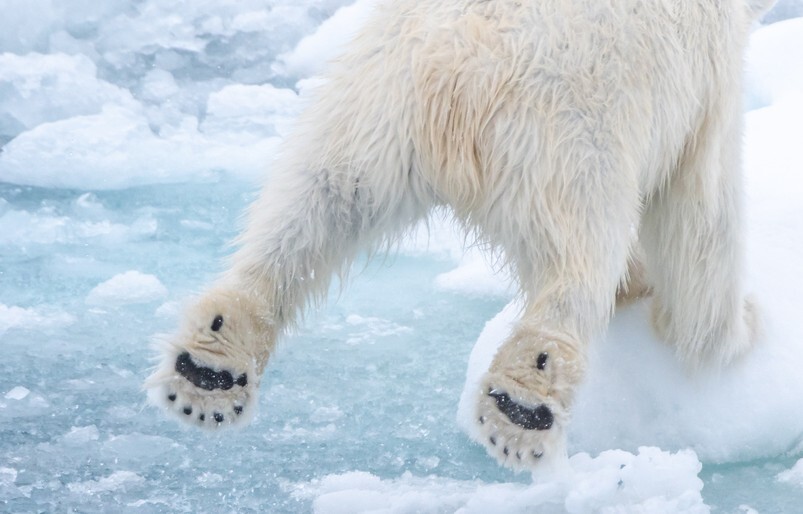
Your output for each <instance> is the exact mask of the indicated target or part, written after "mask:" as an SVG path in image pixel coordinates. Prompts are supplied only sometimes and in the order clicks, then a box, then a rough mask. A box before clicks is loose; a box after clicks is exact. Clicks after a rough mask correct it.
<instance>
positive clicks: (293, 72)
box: [275, 0, 377, 77]
mask: <svg viewBox="0 0 803 514" xmlns="http://www.w3.org/2000/svg"><path fill="white" fill-rule="evenodd" d="M376 3H377V0H357V1H356V2H354V3H353V4H351V5H347V6H345V7H341V8H340V9H338V10H337V12H335V14H334V15H333V16H332V17H331V18H328V19H326V20H325V21H324V22H323V23H321V24H320V26H319V27H318V29H317V30H316V31H315V33H313V34H311V35H309V36H307V37H305V38H304V39H302V40H301V41H299V42H298V44H297V45H296V47H295V48H294V49H293V51H291V52H289V53H286V54H282V55H280V56H279V58H278V59H277V66H276V68H275V69H277V70H279V71H280V72H281V73H283V74H287V75H290V76H295V77H309V76H311V75H316V74H318V73H320V72H321V71H322V70H323V69H324V67H325V66H326V64H327V63H328V62H329V61H331V60H332V59H334V58H335V57H337V56H338V55H340V53H342V51H343V49H344V47H345V46H346V44H347V43H348V42H349V41H350V40H351V39H352V37H353V36H354V34H356V33H357V31H359V29H360V27H362V25H363V24H364V23H365V20H366V18H367V17H368V16H369V15H370V14H371V11H372V10H373V9H374V8H375V6H376Z"/></svg>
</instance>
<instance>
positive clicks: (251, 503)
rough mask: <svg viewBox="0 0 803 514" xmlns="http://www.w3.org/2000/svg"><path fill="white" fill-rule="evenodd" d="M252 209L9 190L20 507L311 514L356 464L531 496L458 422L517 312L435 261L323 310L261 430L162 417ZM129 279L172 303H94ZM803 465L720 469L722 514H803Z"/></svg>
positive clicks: (7, 462)
mask: <svg viewBox="0 0 803 514" xmlns="http://www.w3.org/2000/svg"><path fill="white" fill-rule="evenodd" d="M252 195H253V193H252V192H251V186H248V185H246V184H243V183H240V182H230V181H226V180H221V181H219V182H216V183H210V184H192V185H170V186H149V187H142V188H132V189H127V190H122V191H115V192H95V193H92V194H91V195H90V196H86V195H85V194H84V192H80V191H70V190H51V189H37V188H28V187H17V186H9V185H2V186H0V197H1V198H2V199H3V200H0V284H1V286H0V344H2V348H3V351H4V353H5V355H6V358H5V359H4V360H3V361H2V363H0V511H7V512H201V511H203V512H308V511H310V510H311V508H312V500H311V499H310V498H309V497H308V496H304V495H299V494H296V492H297V491H298V488H299V487H300V484H301V485H303V484H305V483H308V482H311V481H315V480H317V479H320V478H323V477H325V476H327V475H331V474H338V473H344V472H348V471H354V470H360V471H366V472H369V473H371V474H373V475H376V476H378V477H381V478H387V479H393V478H397V477H399V476H401V475H402V474H403V473H405V472H409V473H411V474H412V475H414V476H421V477H427V476H430V475H432V476H437V477H443V478H450V479H456V480H474V479H477V480H481V481H482V482H485V483H497V482H499V483H503V482H505V483H507V482H518V483H527V482H529V477H528V476H526V475H514V474H513V473H511V472H509V471H507V470H505V469H503V468H500V467H499V466H498V465H497V464H496V463H495V462H493V461H492V460H491V459H490V458H488V457H487V456H486V454H485V451H484V450H483V449H482V448H480V447H479V446H477V445H475V444H473V443H471V442H469V440H468V439H467V437H466V436H465V435H463V434H462V433H461V432H460V431H459V429H458V428H457V425H456V423H455V411H456V408H457V402H458V399H459V396H460V392H461V389H462V387H463V381H464V378H465V369H466V364H467V360H468V356H469V353H470V351H471V348H472V346H473V344H474V342H475V340H476V337H477V335H478V334H479V332H480V331H481V329H482V327H483V325H484V324H485V322H486V321H487V320H488V319H490V318H491V317H493V316H494V315H495V314H496V313H497V312H498V311H499V310H500V309H501V308H502V307H503V306H504V305H505V303H506V300H505V299H504V298H498V297H494V298H483V297H467V296H463V295H460V294H457V293H449V292H443V291H441V290H439V289H437V288H435V287H434V285H433V282H434V278H435V277H436V276H437V275H438V274H439V273H443V272H445V271H448V270H449V269H451V268H453V267H454V263H453V262H450V261H448V260H444V259H439V258H435V257H433V256H431V255H423V256H416V257H413V256H410V255H405V254H400V255H395V256H390V257H388V258H387V259H385V260H384V261H381V262H375V263H371V264H369V265H368V266H367V267H365V269H364V270H363V271H362V272H360V273H358V274H356V275H355V277H354V278H353V281H352V283H351V284H350V285H349V287H347V288H346V289H345V290H344V292H343V293H342V294H340V295H339V296H337V295H336V297H334V298H333V299H332V301H330V302H329V303H328V304H327V306H325V307H324V308H323V309H321V310H320V311H318V312H315V313H312V314H310V316H309V318H308V320H307V322H306V323H305V325H304V327H303V328H302V329H301V330H299V332H298V333H297V334H294V335H292V336H290V337H288V338H287V339H286V340H285V341H284V342H283V343H282V345H281V346H280V349H279V351H278V352H277V354H276V356H275V358H274V359H273V361H272V362H271V364H270V366H269V367H268V370H267V375H266V378H265V380H264V381H263V384H262V397H261V399H260V413H259V414H258V416H257V418H256V419H255V421H254V422H253V424H252V425H250V426H249V427H247V428H245V429H242V430H240V431H237V432H226V433H224V434H221V435H211V436H210V435H207V434H202V433H199V432H197V431H194V430H190V429H185V428H183V427H180V426H178V425H177V424H175V423H174V422H173V421H172V420H170V419H167V418H166V417H164V416H163V415H162V414H161V413H160V412H158V411H157V410H155V409H153V408H151V407H147V406H145V396H144V393H143V392H142V391H141V389H140V386H141V382H142V380H143V379H144V377H145V376H146V375H147V372H148V368H149V366H150V365H151V361H150V360H149V359H150V357H151V356H152V355H153V352H152V351H151V349H150V348H149V345H150V343H151V341H153V339H154V337H155V336H156V335H157V334H160V333H165V332H169V331H170V330H172V328H173V327H174V325H175V323H176V321H177V313H178V311H179V305H180V302H181V301H182V300H183V299H185V298H186V297H187V295H189V294H191V293H192V292H194V291H196V290H198V289H200V288H201V287H202V286H203V285H204V284H205V283H206V282H208V281H209V280H210V279H211V278H212V277H214V275H215V274H216V272H218V271H219V269H220V268H219V264H218V262H219V258H220V257H221V256H223V255H224V254H225V253H226V251H227V250H226V246H225V242H226V241H228V240H229V239H230V238H231V237H232V236H233V235H234V234H235V232H236V228H237V225H238V217H239V213H240V211H241V209H242V207H243V206H244V205H245V204H246V203H247V202H248V201H249V199H250V198H252ZM129 270H138V271H140V272H142V273H146V274H151V275H154V276H156V277H158V279H159V281H160V282H161V283H162V284H163V285H164V286H165V288H166V290H167V292H166V293H163V294H161V295H160V296H158V297H156V298H153V299H150V300H147V301H143V302H142V303H126V302H116V303H115V302H113V301H110V302H108V303H106V304H103V303H101V304H96V303H91V302H90V303H87V301H86V298H87V296H88V295H89V292H90V291H91V290H92V289H93V288H94V287H95V286H96V285H98V284H99V283H102V282H104V281H106V280H108V279H109V278H110V277H112V276H114V275H116V274H119V273H122V272H125V271H129ZM12 307H16V308H18V309H16V310H15V309H13V308H12ZM19 387H23V388H25V390H27V391H28V392H27V393H25V394H24V397H23V398H20V399H16V396H19V395H12V396H13V397H12V398H9V397H8V395H9V393H10V392H11V391H12V390H15V388H19ZM16 390H17V391H20V389H16ZM3 395H6V396H5V397H4V396H3ZM665 449H666V450H672V451H675V450H677V449H676V448H665ZM800 456H801V455H800V454H799V452H798V453H797V454H795V453H791V454H788V455H784V456H778V457H777V458H774V459H769V460H764V461H758V462H746V463H730V464H720V465H713V464H707V463H705V462H704V463H703V465H704V466H703V471H702V472H701V474H700V478H702V479H703V481H704V482H705V486H704V488H703V498H704V499H705V501H706V503H707V504H708V505H709V506H710V507H711V509H712V511H715V512H738V511H739V508H740V506H741V505H749V506H750V507H752V508H753V509H756V510H758V511H759V512H799V511H801V509H803V489H801V488H799V487H796V486H794V485H792V484H787V483H781V482H778V481H777V480H776V478H775V477H776V475H777V474H778V473H779V472H781V471H784V470H787V469H789V468H790V467H791V466H792V465H793V464H794V463H795V461H796V460H797V459H798V458H800Z"/></svg>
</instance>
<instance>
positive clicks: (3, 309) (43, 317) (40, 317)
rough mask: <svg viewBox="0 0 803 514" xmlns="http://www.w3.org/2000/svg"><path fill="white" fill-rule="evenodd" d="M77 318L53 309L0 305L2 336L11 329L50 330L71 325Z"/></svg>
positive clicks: (0, 330)
mask: <svg viewBox="0 0 803 514" xmlns="http://www.w3.org/2000/svg"><path fill="white" fill-rule="evenodd" d="M74 322H75V318H74V317H73V316H71V315H70V314H68V313H66V312H61V311H59V310H57V309H54V308H52V307H47V306H45V307H40V308H33V307H28V308H25V307H18V306H16V305H11V306H8V305H4V304H2V303H0V335H2V334H3V333H4V332H6V331H7V330H9V329H12V328H14V329H24V330H48V329H55V328H61V327H65V326H68V325H71V324H72V323H74Z"/></svg>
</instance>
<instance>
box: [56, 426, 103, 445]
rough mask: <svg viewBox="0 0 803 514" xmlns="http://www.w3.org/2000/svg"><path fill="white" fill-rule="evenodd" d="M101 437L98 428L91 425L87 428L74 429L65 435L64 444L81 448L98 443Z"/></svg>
mask: <svg viewBox="0 0 803 514" xmlns="http://www.w3.org/2000/svg"><path fill="white" fill-rule="evenodd" d="M99 437H100V433H99V432H98V427H96V426H95V425H89V426H86V427H72V428H70V431H69V432H67V433H66V434H64V437H62V442H63V443H64V444H67V445H70V446H80V445H83V444H87V443H90V442H92V441H97V440H98V438H99Z"/></svg>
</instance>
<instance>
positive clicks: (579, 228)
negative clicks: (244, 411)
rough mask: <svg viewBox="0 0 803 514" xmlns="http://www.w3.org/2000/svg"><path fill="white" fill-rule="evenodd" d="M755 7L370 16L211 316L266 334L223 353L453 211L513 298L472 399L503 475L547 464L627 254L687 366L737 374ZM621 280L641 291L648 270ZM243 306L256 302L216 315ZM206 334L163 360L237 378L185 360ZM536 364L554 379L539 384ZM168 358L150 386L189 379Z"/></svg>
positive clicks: (492, 7)
mask: <svg viewBox="0 0 803 514" xmlns="http://www.w3.org/2000/svg"><path fill="white" fill-rule="evenodd" d="M759 4H761V5H759ZM766 4H767V2H758V1H750V2H747V0H719V1H717V0H672V1H668V0H665V1H659V0H571V1H570V0H490V1H489V0H423V1H422V0H398V1H395V2H391V1H387V2H384V3H382V4H380V5H379V7H378V8H377V10H376V12H375V13H374V15H373V17H372V18H371V20H370V21H369V22H368V24H367V26H366V27H365V28H364V29H363V31H362V32H361V33H360V34H359V35H358V36H357V37H356V38H355V40H354V41H353V42H352V44H351V45H350V47H349V49H348V51H347V52H346V54H345V55H344V56H343V57H342V58H341V59H340V60H339V61H337V62H335V63H333V65H332V67H331V70H330V72H329V74H328V77H327V80H326V82H325V83H324V85H322V86H321V87H320V90H319V91H317V95H316V101H315V102H314V103H313V105H312V106H311V107H310V108H309V109H308V110H307V112H306V113H305V114H304V115H303V116H302V118H301V120H300V121H299V126H298V128H297V130H296V132H295V134H294V135H293V136H292V137H290V138H289V139H288V140H287V141H286V143H285V145H284V150H283V152H282V155H281V158H280V159H279V161H278V162H277V163H276V165H275V168H274V173H273V175H272V178H271V180H270V181H269V182H268V183H267V184H266V186H265V188H264V190H263V192H262V194H261V196H260V197H259V199H258V200H257V201H256V202H255V203H254V204H253V205H252V206H251V209H250V211H249V214H248V224H247V228H246V229H245V231H244V232H243V234H242V235H241V236H240V238H239V240H238V244H239V249H238V250H237V251H236V253H235V254H234V255H233V256H232V258H231V262H230V268H229V270H228V271H227V272H226V273H225V274H224V276H223V277H222V278H221V280H220V282H219V284H218V285H217V286H216V288H215V289H214V290H212V291H211V292H210V293H208V294H207V300H204V301H211V302H212V303H216V304H219V305H220V306H219V308H218V309H219V310H221V312H222V310H224V309H229V310H231V309H233V308H235V309H245V310H247V311H248V312H246V314H245V315H246V316H247V317H255V318H258V319H262V320H264V323H263V325H261V326H264V327H269V328H265V332H260V330H259V329H256V330H255V331H254V332H251V333H239V334H237V336H236V337H233V338H232V342H239V343H240V344H242V345H243V347H244V348H246V349H247V351H246V354H247V355H248V358H250V359H252V360H256V361H258V362H260V363H264V362H265V361H266V359H267V358H268V356H269V354H270V352H271V350H272V348H273V344H274V340H275V334H277V333H280V332H281V331H282V330H283V329H285V328H286V327H288V326H290V325H292V324H293V323H294V322H295V321H296V320H297V319H298V316H299V314H300V313H301V312H302V311H303V309H304V308H305V306H306V305H307V304H309V303H310V302H311V301H313V302H314V301H316V300H321V299H323V298H324V297H325V295H326V293H327V290H328V287H329V284H330V280H331V277H332V275H333V274H337V273H340V274H344V273H346V272H347V271H348V269H349V266H350V263H351V262H352V260H353V258H354V257H355V256H356V255H357V253H358V252H360V251H365V250H367V251H375V250H377V249H380V248H381V247H382V245H384V244H387V243H389V242H392V241H393V240H394V239H395V238H397V237H398V236H399V235H400V234H402V233H403V231H404V230H405V229H406V228H407V227H409V226H410V225H411V224H412V223H413V222H415V221H417V220H420V219H422V218H424V217H426V216H427V214H428V213H429V212H430V211H431V210H432V209H433V208H434V207H437V206H442V205H446V206H448V207H450V208H451V209H452V210H453V212H454V213H455V216H456V217H457V218H458V219H460V220H461V221H462V222H463V223H464V224H465V227H466V229H467V230H468V231H469V232H470V233H471V234H472V235H473V236H475V237H476V238H477V239H478V240H479V241H481V242H484V243H487V244H488V245H489V246H490V247H491V248H493V249H494V250H496V251H499V252H500V254H501V255H503V256H504V259H505V263H506V264H507V266H508V267H509V268H510V270H511V272H512V273H513V274H514V276H516V277H517V278H518V283H519V286H520V292H521V295H522V296H523V298H524V299H525V304H526V309H525V313H524V316H523V319H522V322H521V323H522V325H521V328H520V330H519V331H518V332H517V333H516V335H515V336H514V337H512V338H511V340H510V341H508V342H507V343H505V345H503V347H502V349H501V350H500V352H499V354H498V355H497V356H496V359H495V360H494V363H493V365H492V366H491V369H490V370H489V373H488V375H487V376H486V379H485V381H484V382H483V384H484V386H483V387H484V390H482V391H478V392H477V393H478V402H479V407H478V408H479V409H480V410H479V412H485V413H486V414H485V416H484V418H485V421H484V422H483V427H484V428H483V430H486V431H487V434H488V436H489V438H491V437H493V438H494V440H497V439H498V438H499V437H501V438H502V439H504V444H496V445H493V444H490V445H489V448H488V449H489V452H491V453H492V454H493V455H495V456H497V457H498V458H499V459H500V461H504V462H506V463H507V464H509V465H511V466H513V467H521V466H523V467H529V466H532V465H533V464H534V463H535V462H537V461H538V458H535V459H529V460H527V459H525V460H524V461H516V462H512V460H514V459H511V458H510V455H512V454H516V453H519V454H521V452H524V454H525V455H531V454H533V452H535V453H536V454H537V453H543V452H551V451H552V450H553V449H557V448H559V447H560V440H561V438H562V434H563V431H564V429H565V425H566V423H567V422H568V413H569V408H570V406H571V402H572V397H573V393H574V389H575V387H576V385H577V383H578V382H579V381H580V380H582V376H583V368H584V364H585V352H586V345H587V342H588V341H589V340H590V339H592V338H593V337H594V336H596V335H597V334H599V333H600V332H601V331H603V330H604V329H605V327H606V326H607V322H608V319H609V317H610V315H611V313H612V311H613V308H614V303H615V298H616V291H617V285H618V284H619V283H620V280H622V278H623V277H624V276H625V275H626V271H627V268H628V261H629V260H635V257H637V254H639V251H637V241H638V242H639V244H640V245H641V246H642V247H643V255H644V260H643V265H644V266H645V267H646V276H647V278H648V282H649V284H650V286H651V288H652V291H653V294H654V306H655V307H654V312H655V322H656V323H655V324H656V328H657V329H658V330H659V331H660V332H661V334H662V335H663V336H664V337H665V339H666V340H667V341H669V342H671V343H672V344H674V345H675V347H676V348H677V353H678V355H679V357H680V358H681V359H683V360H685V361H687V362H688V363H690V364H691V365H693V366H696V365H699V364H703V363H706V362H710V363H715V364H725V363H727V362H729V361H730V360H732V359H733V358H735V357H737V356H738V355H739V354H741V353H743V352H744V351H746V349H747V348H748V347H749V345H750V342H751V336H752V335H753V331H754V329H753V328H752V327H751V325H750V323H749V322H752V319H753V315H752V309H750V308H746V304H745V300H744V294H743V291H742V282H741V274H742V273H741V266H742V249H741V210H742V208H741V196H742V192H741V163H740V137H741V113H740V99H741V91H740V82H741V56H742V50H743V47H744V45H745V42H746V38H747V33H748V28H749V26H750V23H751V22H752V21H753V19H754V18H755V17H756V16H758V15H759V14H760V12H762V9H764V8H766ZM631 265H632V268H633V269H634V270H637V271H638V276H637V277H636V278H637V279H638V278H640V277H641V275H642V274H643V273H642V272H641V269H642V263H641V262H638V261H637V262H633V263H632V264H631ZM636 282H639V281H638V280H636ZM634 290H635V292H636V294H641V293H643V292H644V290H645V288H644V286H643V285H642V284H640V283H638V284H637V285H636V286H634ZM239 296H243V297H247V298H249V301H247V302H240V304H239V305H237V306H236V307H234V306H233V305H231V302H230V301H229V300H227V299H230V298H233V297H239ZM198 312H199V311H195V312H190V314H189V315H188V316H189V318H190V319H193V320H194V322H195V323H196V324H197V325H198V326H199V327H202V328H205V327H207V326H208V325H209V323H211V321H212V317H214V315H215V314H214V313H212V312H211V311H209V312H205V311H200V312H203V313H204V314H203V315H204V316H206V317H205V318H204V317H201V318H197V319H196V317H197V316H199V314H198ZM202 333H203V330H201V331H200V332H198V334H202ZM198 337H200V336H199V335H196V334H194V333H193V332H192V331H191V330H190V331H189V332H186V333H184V334H183V335H181V336H179V337H177V338H176V339H175V340H174V343H173V344H174V346H175V347H176V348H179V349H184V350H189V351H191V352H192V353H193V356H194V357H196V358H197V359H198V361H199V362H200V363H204V364H205V365H207V366H209V367H212V368H214V369H245V367H246V363H245V361H244V360H243V358H242V357H240V356H236V355H235V353H236V352H235V350H234V349H232V348H223V347H221V348H220V350H221V351H222V352H223V353H224V356H223V357H221V358H211V357H208V356H207V355H202V354H200V353H198V354H196V352H194V351H193V350H192V347H193V345H194V344H195V343H194V340H195V339H197V338H198ZM543 351H548V352H549V353H550V361H549V362H550V364H549V365H548V369H547V370H546V371H544V370H536V369H535V368H534V364H533V362H532V360H533V359H534V358H535V357H536V356H537V355H538V354H539V353H541V352H543ZM176 354H177V353H176V352H168V354H167V357H166V359H165V364H164V365H163V366H162V368H161V369H162V371H161V372H157V373H161V375H159V376H162V377H163V379H162V381H161V382H158V381H157V382H158V384H165V383H167V381H169V380H172V381H173V383H175V384H181V383H182V380H183V378H182V377H181V376H179V375H177V374H176V373H175V372H173V371H172V368H171V366H172V365H173V364H172V361H171V360H170V359H173V360H175V355H176ZM262 365H263V364H260V365H259V366H258V368H259V369H258V370H255V371H254V372H255V373H256V372H261V369H262ZM164 377H172V378H169V380H168V379H165V378H164ZM254 378H255V379H256V378H257V377H254ZM184 382H186V380H185V381H184ZM256 382H257V380H252V383H256ZM187 383H188V384H189V382H187ZM185 385H186V384H185ZM154 387H158V388H159V389H158V393H157V396H158V395H162V396H164V395H165V389H164V387H165V386H164V385H158V386H154ZM189 387H190V389H191V388H192V386H191V384H190V386H189ZM485 388H490V389H494V388H495V389H503V390H505V391H507V392H508V393H509V394H510V396H511V398H512V399H513V400H514V401H515V402H516V403H517V404H521V405H525V406H535V405H542V404H543V405H549V406H550V408H551V409H552V411H553V413H554V414H555V424H554V425H553V426H552V428H550V429H548V430H524V429H522V428H521V427H519V426H518V425H515V424H513V423H511V422H510V420H509V419H508V418H507V417H506V416H505V415H504V414H503V413H501V412H500V411H499V410H498V409H496V407H495V405H494V404H493V402H492V401H490V400H489V399H488V398H489V397H488V396H487V390H485ZM184 394H185V400H186V401H187V402H190V403H192V402H193V401H195V400H194V398H193V397H192V393H191V391H190V392H187V393H184ZM213 394H214V393H212V395H213ZM251 394H255V390H254V391H253V392H252V393H251ZM179 415H180V414H179ZM500 434H501V435H500ZM503 447H504V450H503ZM556 451H558V450H556Z"/></svg>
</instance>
